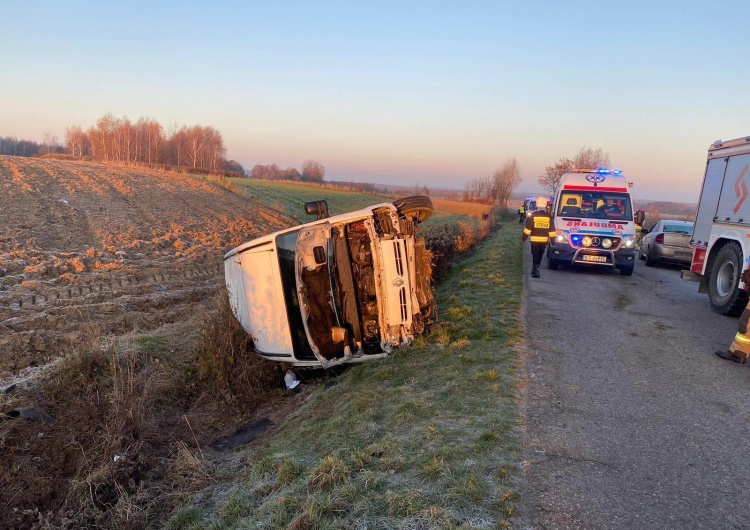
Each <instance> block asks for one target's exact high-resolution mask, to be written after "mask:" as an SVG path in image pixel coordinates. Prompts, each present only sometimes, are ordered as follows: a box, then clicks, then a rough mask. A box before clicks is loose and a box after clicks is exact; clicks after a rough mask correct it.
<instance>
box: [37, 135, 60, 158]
mask: <svg viewBox="0 0 750 530" xmlns="http://www.w3.org/2000/svg"><path fill="white" fill-rule="evenodd" d="M59 146H60V142H59V141H58V140H57V135H56V134H53V133H51V132H49V131H44V134H43V135H42V148H41V153H56V152H57V151H58V147H59Z"/></svg>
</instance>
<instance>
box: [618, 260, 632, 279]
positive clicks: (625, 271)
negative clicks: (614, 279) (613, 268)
mask: <svg viewBox="0 0 750 530" xmlns="http://www.w3.org/2000/svg"><path fill="white" fill-rule="evenodd" d="M633 269H635V263H631V264H630V265H626V266H625V267H620V275H621V276H632V275H633Z"/></svg>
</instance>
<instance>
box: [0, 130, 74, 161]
mask: <svg viewBox="0 0 750 530" xmlns="http://www.w3.org/2000/svg"><path fill="white" fill-rule="evenodd" d="M64 152H65V148H64V147H63V146H62V145H60V143H59V142H58V140H57V136H55V135H53V134H50V133H45V134H44V141H43V142H42V143H37V142H34V141H31V140H19V139H18V138H16V137H15V136H0V155H11V156H37V155H46V154H48V153H64Z"/></svg>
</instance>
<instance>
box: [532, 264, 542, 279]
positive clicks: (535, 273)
mask: <svg viewBox="0 0 750 530" xmlns="http://www.w3.org/2000/svg"><path fill="white" fill-rule="evenodd" d="M531 277H532V278H541V274H539V266H538V265H534V268H533V269H531Z"/></svg>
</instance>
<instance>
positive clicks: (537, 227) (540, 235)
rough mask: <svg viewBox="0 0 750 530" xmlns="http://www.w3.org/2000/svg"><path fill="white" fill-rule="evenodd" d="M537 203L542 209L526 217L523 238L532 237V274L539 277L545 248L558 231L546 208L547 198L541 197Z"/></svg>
mask: <svg viewBox="0 0 750 530" xmlns="http://www.w3.org/2000/svg"><path fill="white" fill-rule="evenodd" d="M536 205H537V206H538V207H539V208H541V210H537V211H535V212H534V213H532V214H531V215H530V216H529V218H528V219H526V227H525V228H524V230H523V235H522V236H521V238H522V239H523V240H524V241H526V239H527V238H530V239H531V258H532V263H533V267H532V269H531V275H532V276H533V277H534V278H539V277H540V274H539V264H540V263H541V262H542V256H543V255H544V250H545V249H546V248H547V243H548V242H549V240H550V238H553V237H555V234H556V232H555V223H554V222H553V221H552V216H551V215H550V214H549V213H547V210H546V207H547V200H546V199H539V200H537V201H536Z"/></svg>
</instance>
